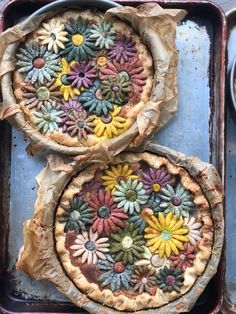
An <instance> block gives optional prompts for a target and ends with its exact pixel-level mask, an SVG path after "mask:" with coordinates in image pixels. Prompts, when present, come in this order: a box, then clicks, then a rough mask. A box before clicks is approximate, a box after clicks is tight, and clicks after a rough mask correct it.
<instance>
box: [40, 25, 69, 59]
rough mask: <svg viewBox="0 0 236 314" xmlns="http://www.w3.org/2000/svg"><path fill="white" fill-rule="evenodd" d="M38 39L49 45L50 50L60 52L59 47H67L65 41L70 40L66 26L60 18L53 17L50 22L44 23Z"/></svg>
mask: <svg viewBox="0 0 236 314" xmlns="http://www.w3.org/2000/svg"><path fill="white" fill-rule="evenodd" d="M38 34H39V36H38V39H39V40H40V42H41V44H42V45H47V46H48V50H49V51H51V50H53V51H54V52H55V53H58V51H59V48H61V49H65V45H64V43H66V42H68V41H69V39H67V38H66V35H67V34H68V33H67V32H66V31H65V26H64V24H62V23H61V22H60V21H59V20H55V19H52V20H50V21H49V22H48V23H43V24H42V28H41V29H40V30H39V31H38Z"/></svg>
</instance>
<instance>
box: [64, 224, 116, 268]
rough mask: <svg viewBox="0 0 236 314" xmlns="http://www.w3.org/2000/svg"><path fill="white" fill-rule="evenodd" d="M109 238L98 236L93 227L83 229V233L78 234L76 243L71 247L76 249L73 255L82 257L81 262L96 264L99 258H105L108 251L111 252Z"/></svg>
mask: <svg viewBox="0 0 236 314" xmlns="http://www.w3.org/2000/svg"><path fill="white" fill-rule="evenodd" d="M107 241H108V238H98V234H97V232H95V233H94V232H93V231H92V228H90V230H89V231H82V234H79V235H77V237H76V239H75V244H73V245H72V246H71V247H70V248H71V250H73V251H75V252H74V253H73V256H76V257H77V256H78V257H81V262H82V263H85V262H87V263H88V264H96V263H97V261H98V259H102V260H105V259H106V255H105V254H106V253H108V252H109V246H110V244H109V243H108V242H107Z"/></svg>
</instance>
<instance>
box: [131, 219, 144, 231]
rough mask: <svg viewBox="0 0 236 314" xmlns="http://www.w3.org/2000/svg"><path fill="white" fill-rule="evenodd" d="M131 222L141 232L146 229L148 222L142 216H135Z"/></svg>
mask: <svg viewBox="0 0 236 314" xmlns="http://www.w3.org/2000/svg"><path fill="white" fill-rule="evenodd" d="M129 221H130V222H131V223H133V224H134V225H135V227H136V228H138V229H139V230H140V231H141V232H143V231H144V229H145V228H146V221H145V219H144V218H143V217H142V216H141V215H134V216H132V217H130V218H129Z"/></svg>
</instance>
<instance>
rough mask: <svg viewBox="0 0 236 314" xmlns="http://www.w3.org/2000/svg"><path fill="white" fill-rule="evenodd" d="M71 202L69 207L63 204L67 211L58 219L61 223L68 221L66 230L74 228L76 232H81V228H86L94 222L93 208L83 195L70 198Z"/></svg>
mask: <svg viewBox="0 0 236 314" xmlns="http://www.w3.org/2000/svg"><path fill="white" fill-rule="evenodd" d="M69 203H70V206H69V207H65V206H63V205H61V207H62V208H63V209H64V210H65V211H64V212H63V213H62V215H61V216H59V218H58V220H59V222H61V223H66V224H65V227H64V231H65V232H67V231H69V230H74V231H75V232H76V233H80V232H81V230H85V227H86V225H90V224H91V223H92V220H93V210H92V208H90V207H89V205H88V203H85V202H84V201H83V199H82V198H81V197H77V196H75V197H73V198H72V199H70V200H69Z"/></svg>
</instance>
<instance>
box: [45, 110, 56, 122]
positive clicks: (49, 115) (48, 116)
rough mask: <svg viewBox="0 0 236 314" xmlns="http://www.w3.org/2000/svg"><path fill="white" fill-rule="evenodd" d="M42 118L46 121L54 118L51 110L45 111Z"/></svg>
mask: <svg viewBox="0 0 236 314" xmlns="http://www.w3.org/2000/svg"><path fill="white" fill-rule="evenodd" d="M44 120H46V121H48V122H51V121H53V120H54V117H53V113H51V112H49V113H45V114H44Z"/></svg>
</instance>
